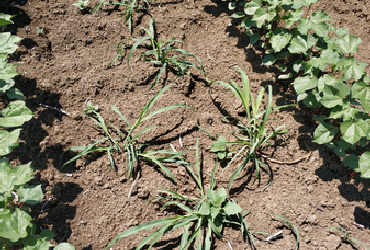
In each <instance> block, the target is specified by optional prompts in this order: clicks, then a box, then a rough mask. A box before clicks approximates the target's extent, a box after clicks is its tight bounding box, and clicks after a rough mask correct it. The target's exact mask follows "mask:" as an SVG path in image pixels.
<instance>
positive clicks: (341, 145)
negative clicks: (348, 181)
mask: <svg viewBox="0 0 370 250" xmlns="http://www.w3.org/2000/svg"><path fill="white" fill-rule="evenodd" d="M355 148H356V146H355V145H354V144H350V143H348V142H346V141H344V140H339V141H338V146H335V147H334V149H333V151H334V153H336V154H337V155H339V156H340V157H345V156H346V151H347V150H348V149H352V150H355Z"/></svg>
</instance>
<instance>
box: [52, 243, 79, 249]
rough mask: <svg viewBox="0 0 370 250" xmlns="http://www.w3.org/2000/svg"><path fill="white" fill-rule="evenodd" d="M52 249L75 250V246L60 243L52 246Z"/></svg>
mask: <svg viewBox="0 0 370 250" xmlns="http://www.w3.org/2000/svg"><path fill="white" fill-rule="evenodd" d="M54 250H75V248H74V247H73V246H72V245H71V244H69V243H61V244H59V245H58V246H56V247H54Z"/></svg>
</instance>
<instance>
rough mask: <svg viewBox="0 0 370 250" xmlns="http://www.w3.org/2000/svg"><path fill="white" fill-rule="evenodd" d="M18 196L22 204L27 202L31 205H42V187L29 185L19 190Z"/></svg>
mask: <svg viewBox="0 0 370 250" xmlns="http://www.w3.org/2000/svg"><path fill="white" fill-rule="evenodd" d="M17 195H18V199H19V201H20V202H25V203H28V204H31V205H35V204H38V203H40V201H41V200H42V196H43V194H42V189H41V185H38V186H28V185H27V184H25V185H23V186H22V187H20V188H18V190H17Z"/></svg>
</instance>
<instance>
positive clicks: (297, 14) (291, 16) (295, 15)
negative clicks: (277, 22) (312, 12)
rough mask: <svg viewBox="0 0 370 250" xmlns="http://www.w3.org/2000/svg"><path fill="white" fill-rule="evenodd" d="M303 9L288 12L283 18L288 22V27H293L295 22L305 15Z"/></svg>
mask: <svg viewBox="0 0 370 250" xmlns="http://www.w3.org/2000/svg"><path fill="white" fill-rule="evenodd" d="M303 12H304V11H303V10H302V9H297V10H295V11H294V12H293V11H291V12H289V13H288V15H286V16H284V17H283V20H284V21H285V22H286V28H287V29H288V28H290V27H292V26H293V25H294V24H295V22H297V21H299V20H301V18H302V15H303Z"/></svg>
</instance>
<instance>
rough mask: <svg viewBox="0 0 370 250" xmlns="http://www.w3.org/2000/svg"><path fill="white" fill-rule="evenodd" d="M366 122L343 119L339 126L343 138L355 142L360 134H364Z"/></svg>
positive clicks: (366, 126)
mask: <svg viewBox="0 0 370 250" xmlns="http://www.w3.org/2000/svg"><path fill="white" fill-rule="evenodd" d="M367 129H368V124H367V122H366V121H364V120H355V121H344V122H342V124H341V126H340V130H341V131H342V133H343V140H345V141H346V142H348V143H351V144H355V143H356V142H358V141H359V140H360V139H361V137H362V136H366V133H367Z"/></svg>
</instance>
